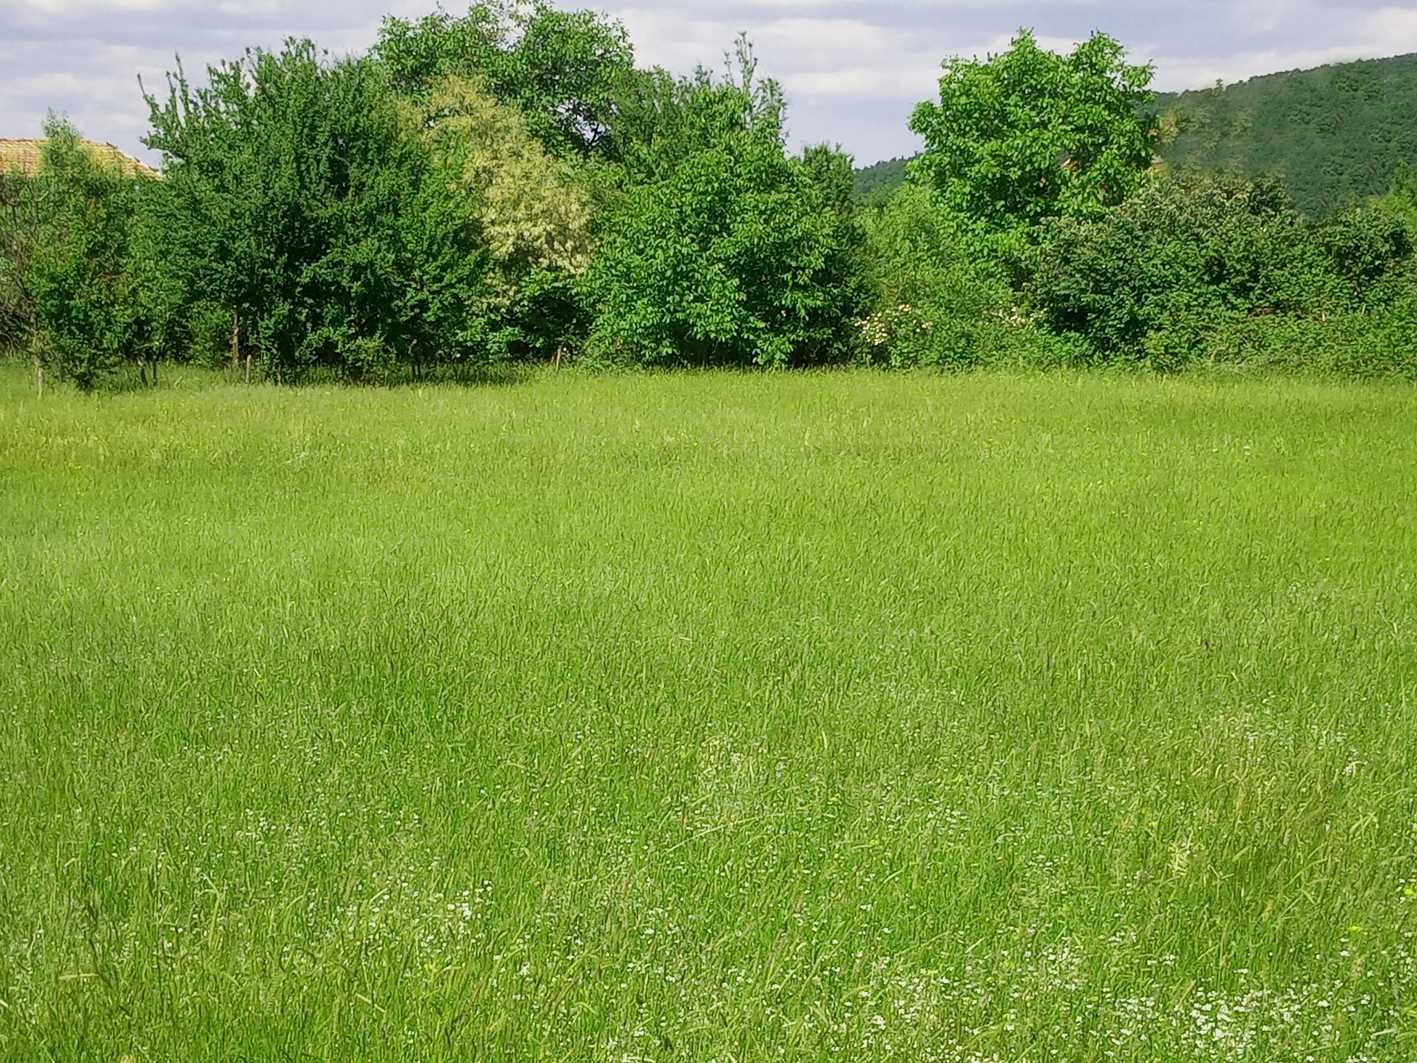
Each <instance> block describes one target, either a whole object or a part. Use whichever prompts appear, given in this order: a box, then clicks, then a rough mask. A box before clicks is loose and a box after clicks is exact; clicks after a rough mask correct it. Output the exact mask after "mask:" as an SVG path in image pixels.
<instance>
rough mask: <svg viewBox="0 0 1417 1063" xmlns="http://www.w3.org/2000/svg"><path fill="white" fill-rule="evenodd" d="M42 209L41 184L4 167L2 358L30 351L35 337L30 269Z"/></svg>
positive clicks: (0, 208) (0, 173) (0, 206)
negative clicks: (27, 349) (5, 355)
mask: <svg viewBox="0 0 1417 1063" xmlns="http://www.w3.org/2000/svg"><path fill="white" fill-rule="evenodd" d="M40 205H41V198H40V186H39V184H38V182H36V181H33V180H31V179H29V178H28V177H25V176H23V175H22V174H19V173H11V172H9V171H6V170H5V169H4V168H3V167H0V355H3V354H5V353H7V352H9V351H18V350H21V349H24V348H27V347H28V346H29V344H30V342H31V340H32V338H33V335H34V319H35V308H34V295H33V293H32V292H31V291H30V286H29V269H30V263H31V262H32V261H33V258H34V253H35V250H36V247H37V242H38V237H39V223H40Z"/></svg>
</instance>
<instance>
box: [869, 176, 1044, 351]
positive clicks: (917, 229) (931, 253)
mask: <svg viewBox="0 0 1417 1063" xmlns="http://www.w3.org/2000/svg"><path fill="white" fill-rule="evenodd" d="M867 232H868V246H869V252H870V253H869V261H870V263H871V267H872V281H873V287H874V290H875V292H876V293H877V298H876V305H875V307H874V309H873V311H872V313H871V315H870V317H868V318H866V319H865V320H863V321H862V322H861V331H862V336H863V340H864V342H865V345H866V348H867V351H868V357H869V358H870V359H871V360H872V361H876V362H880V363H882V364H885V365H889V366H892V367H899V366H912V365H937V366H946V367H950V368H965V367H968V366H974V365H980V364H998V363H1000V362H1007V361H1012V360H1015V359H1016V358H1017V357H1018V356H1019V355H1020V354H1022V352H1024V351H1025V350H1026V349H1029V348H1032V350H1031V351H1030V354H1032V353H1035V352H1037V353H1042V352H1041V351H1039V348H1040V347H1042V346H1043V345H1044V337H1042V336H1040V335H1039V333H1038V332H1037V331H1036V330H1035V329H1033V328H1031V327H1029V325H1028V323H1027V321H1026V320H1025V319H1024V317H1023V315H1022V313H1021V311H1020V310H1019V309H1018V307H1017V305H1016V300H1015V298H1014V295H1013V292H1012V291H1011V290H1010V288H1009V285H1008V283H1007V282H1006V280H1005V279H1004V278H1003V277H1002V276H1001V275H999V274H998V272H997V271H994V270H991V269H990V268H989V267H988V265H987V264H985V263H982V262H981V260H980V259H979V257H978V256H977V255H976V254H974V252H973V241H972V239H971V237H970V236H969V235H968V226H967V224H966V223H965V222H964V221H963V220H962V219H960V218H958V217H956V216H955V215H954V214H953V213H951V212H950V211H949V210H948V209H947V208H946V207H945V206H944V205H943V204H942V203H940V202H939V200H938V198H937V197H936V196H935V195H934V193H933V192H931V191H930V190H929V189H927V188H924V187H921V186H918V185H907V186H905V187H904V188H902V189H900V191H899V192H897V193H896V194H895V195H894V196H893V197H892V198H891V199H890V200H889V201H888V202H887V203H886V205H885V206H884V207H883V208H881V209H880V210H879V211H877V212H874V213H873V214H872V215H870V221H869V223H868V225H867Z"/></svg>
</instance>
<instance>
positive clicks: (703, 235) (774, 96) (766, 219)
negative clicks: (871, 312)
mask: <svg viewBox="0 0 1417 1063" xmlns="http://www.w3.org/2000/svg"><path fill="white" fill-rule="evenodd" d="M735 62H736V65H734V66H733V67H731V68H730V74H729V76H728V77H727V78H725V79H721V80H720V79H715V78H712V77H711V76H710V75H709V74H708V73H707V72H706V71H703V70H700V71H699V72H697V73H696V74H695V75H694V76H693V77H690V78H686V79H681V80H678V81H673V80H671V79H669V78H668V77H667V75H664V74H662V73H661V72H654V73H651V74H650V75H648V76H646V77H645V78H643V79H642V80H641V82H640V85H639V88H638V89H637V90H636V92H635V93H634V94H633V96H632V99H631V101H630V105H629V106H627V107H626V109H625V111H624V114H623V117H624V121H623V122H622V123H621V124H620V125H619V126H618V127H617V128H616V130H615V145H616V154H617V158H618V160H619V164H620V166H621V167H622V168H623V174H624V182H625V185H626V187H625V189H624V191H623V192H622V193H621V194H619V195H618V196H615V197H612V199H611V201H610V206H609V208H608V210H607V213H606V216H605V217H604V218H603V221H602V224H601V225H600V229H599V231H600V233H601V237H602V243H601V246H600V249H599V252H598V254H597V256H596V258H595V261H594V263H593V264H592V266H591V269H590V271H589V273H588V274H587V278H586V291H587V294H588V298H589V303H590V305H592V306H593V307H595V309H596V314H597V316H596V320H595V324H594V329H593V332H592V335H591V345H592V351H593V353H594V354H595V355H596V356H598V357H601V358H604V359H607V360H611V361H617V362H633V363H638V364H653V365H662V364H677V363H691V364H730V365H748V364H755V365H767V366H781V365H790V364H802V363H808V362H817V361H827V360H832V359H838V358H841V357H844V356H845V354H846V353H847V351H848V350H849V348H850V344H851V341H852V337H851V321H852V319H853V318H854V317H855V316H857V315H858V314H859V313H860V312H861V311H862V310H863V308H864V306H865V288H864V286H863V284H862V281H861V277H860V263H859V258H858V256H857V255H856V253H855V249H856V244H857V242H858V238H857V236H856V234H855V233H854V231H853V227H852V224H851V220H850V218H849V216H848V215H847V214H845V213H844V212H843V211H842V209H841V208H842V204H843V202H844V195H845V194H846V193H844V191H843V186H842V183H841V180H840V177H841V175H842V174H843V173H844V172H845V170H844V169H843V166H842V163H841V161H840V160H839V159H834V158H830V157H829V155H830V153H829V151H823V150H821V149H818V150H816V151H813V152H810V153H808V156H807V159H806V161H804V160H802V159H794V158H790V157H788V155H787V153H786V151H785V148H784V144H783V131H782V113H783V108H782V94H781V92H780V90H779V89H778V87H777V85H776V84H775V83H774V82H771V81H765V80H760V79H759V78H758V77H757V72H756V64H755V61H754V59H753V56H752V51H751V49H750V48H748V47H747V45H746V42H742V41H740V45H739V48H738V51H737V54H736V57H735ZM846 169H849V162H847V163H846Z"/></svg>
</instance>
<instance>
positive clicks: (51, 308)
mask: <svg viewBox="0 0 1417 1063" xmlns="http://www.w3.org/2000/svg"><path fill="white" fill-rule="evenodd" d="M44 132H45V138H46V139H45V143H44V146H43V148H42V149H41V153H40V169H39V173H38V174H37V175H36V177H35V178H34V180H35V181H36V182H37V184H38V187H39V193H38V194H39V195H40V196H41V197H42V209H41V210H40V213H39V225H38V238H37V241H36V245H35V248H34V253H33V257H32V259H31V262H30V265H29V269H28V271H27V283H28V287H29V291H30V292H31V294H32V296H33V300H34V316H35V333H36V350H37V354H38V357H39V359H40V360H41V362H42V363H43V364H44V365H46V366H48V367H50V368H52V369H53V370H54V371H55V372H56V373H57V374H58V375H59V376H61V377H63V378H65V379H68V380H71V381H73V382H74V383H75V384H76V385H78V386H79V387H80V388H82V389H85V390H87V389H89V388H92V387H95V386H96V385H98V384H99V383H101V382H102V381H103V379H104V378H105V377H106V376H107V375H108V374H110V373H111V372H112V371H113V370H115V369H117V368H118V367H119V366H121V365H123V364H124V363H134V364H137V365H138V366H139V369H140V372H142V373H143V374H144V376H146V373H147V365H148V364H149V362H150V361H151V360H152V353H151V351H152V349H151V347H150V346H149V345H147V344H144V342H143V335H144V332H145V331H146V328H145V326H146V323H145V321H144V319H143V314H142V310H141V307H140V301H139V299H138V297H137V287H138V284H137V279H136V274H135V270H134V267H133V258H132V255H133V248H132V233H133V229H134V219H135V215H136V211H137V202H138V196H139V194H140V188H139V182H141V181H144V180H147V179H146V178H140V177H125V176H124V175H123V174H122V173H121V172H120V171H119V170H118V169H117V167H113V166H109V165H107V164H105V163H103V162H100V161H99V160H98V159H96V158H95V157H94V156H93V155H91V154H90V153H89V152H88V151H86V150H85V149H84V147H83V144H82V143H81V141H80V140H79V136H78V134H77V133H76V132H75V131H74V129H73V127H72V126H70V125H69V124H68V123H67V122H66V121H63V120H62V119H58V118H54V117H52V116H51V118H50V119H49V120H48V121H47V122H46V123H45V129H44Z"/></svg>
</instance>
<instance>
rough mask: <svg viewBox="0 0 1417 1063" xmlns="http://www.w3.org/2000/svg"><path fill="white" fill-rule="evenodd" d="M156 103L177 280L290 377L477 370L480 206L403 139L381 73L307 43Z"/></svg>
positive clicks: (162, 225)
mask: <svg viewBox="0 0 1417 1063" xmlns="http://www.w3.org/2000/svg"><path fill="white" fill-rule="evenodd" d="M207 81H208V84H207V85H205V86H203V87H201V88H194V87H192V86H191V85H190V84H189V83H188V82H187V80H186V79H185V77H183V76H182V75H181V73H180V72H179V73H178V74H177V75H176V76H174V77H172V78H171V79H170V82H169V85H168V92H167V94H166V95H165V96H164V97H161V98H159V97H156V96H151V97H149V104H150V109H151V123H152V132H151V134H150V136H149V138H148V143H149V145H150V146H152V147H154V148H157V149H158V150H160V151H162V152H163V154H164V156H165V165H164V173H165V178H166V179H165V180H164V181H163V182H162V194H161V195H160V196H159V197H158V201H157V202H156V203H155V204H154V211H155V212H156V213H157V214H158V218H157V227H158V229H159V232H160V236H161V241H162V243H163V247H162V250H161V253H160V256H159V257H160V259H161V261H163V262H165V263H167V264H168V268H169V269H170V270H171V271H173V272H174V273H175V274H176V275H177V276H178V278H179V279H180V282H181V284H182V286H184V287H185V288H186V289H187V290H188V291H190V292H191V293H192V295H193V297H194V298H195V299H196V300H198V301H200V302H202V303H204V304H207V305H215V306H218V307H220V308H222V309H223V311H225V312H228V313H229V314H230V316H231V318H232V320H233V324H234V327H235V330H236V336H235V339H234V341H233V346H238V345H239V346H240V347H241V348H242V349H247V350H252V351H254V352H255V353H256V354H257V355H258V356H259V357H260V359H261V361H262V363H263V365H264V367H265V368H266V369H267V371H268V372H270V373H272V374H273V375H275V376H277V377H278V378H281V379H291V378H294V377H296V376H299V375H300V374H301V373H303V372H304V371H305V370H307V369H309V368H311V367H312V366H316V365H327V366H331V367H333V368H335V369H337V370H338V371H340V372H343V373H345V374H346V375H351V376H360V375H366V374H370V373H374V374H381V373H384V372H386V371H388V370H389V369H391V368H393V367H394V366H397V365H405V366H408V367H411V368H412V369H414V371H417V370H418V368H419V367H420V366H422V365H424V364H426V363H427V362H429V361H431V360H433V359H455V358H472V357H478V356H481V355H485V354H486V353H487V352H488V351H489V350H491V349H492V347H493V344H492V343H491V342H490V341H489V335H490V334H492V333H494V332H495V331H496V327H495V325H490V324H489V323H487V322H486V321H485V320H483V319H482V318H481V317H480V316H479V312H480V310H481V303H480V301H479V297H480V295H481V294H482V293H483V292H484V291H485V289H486V275H487V272H488V264H489V258H490V255H489V252H488V249H487V245H486V241H485V239H484V238H483V235H482V231H481V228H480V226H479V224H478V219H477V216H476V209H475V204H474V203H473V202H472V201H471V200H470V199H468V197H466V196H463V195H461V194H458V193H457V192H456V190H455V189H454V188H453V187H452V184H451V182H450V181H449V180H448V179H447V175H446V174H445V173H442V172H441V171H440V170H439V168H438V167H437V166H435V165H434V159H433V156H432V153H431V151H430V149H429V146H428V145H427V144H426V143H425V142H424V140H423V138H421V137H419V136H417V135H411V134H410V131H409V129H408V124H407V119H406V116H405V114H404V111H403V109H402V108H401V107H400V105H399V101H398V98H397V97H396V95H395V94H394V93H393V91H392V89H391V87H390V86H389V84H388V80H387V77H386V71H385V70H384V68H383V67H382V66H380V65H379V64H376V63H373V62H370V61H368V60H358V59H350V60H340V61H337V62H331V61H330V60H329V59H327V58H326V57H325V56H324V55H323V54H322V53H320V52H319V51H317V50H316V48H315V46H314V45H313V44H311V43H310V42H308V41H290V42H288V43H287V44H286V45H285V47H283V48H282V49H281V50H280V51H278V52H265V51H260V50H255V51H251V52H248V53H247V55H246V56H245V57H244V58H243V59H242V60H240V61H238V62H235V63H223V64H220V65H217V66H214V67H212V68H210V69H209V71H208V78H207Z"/></svg>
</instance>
